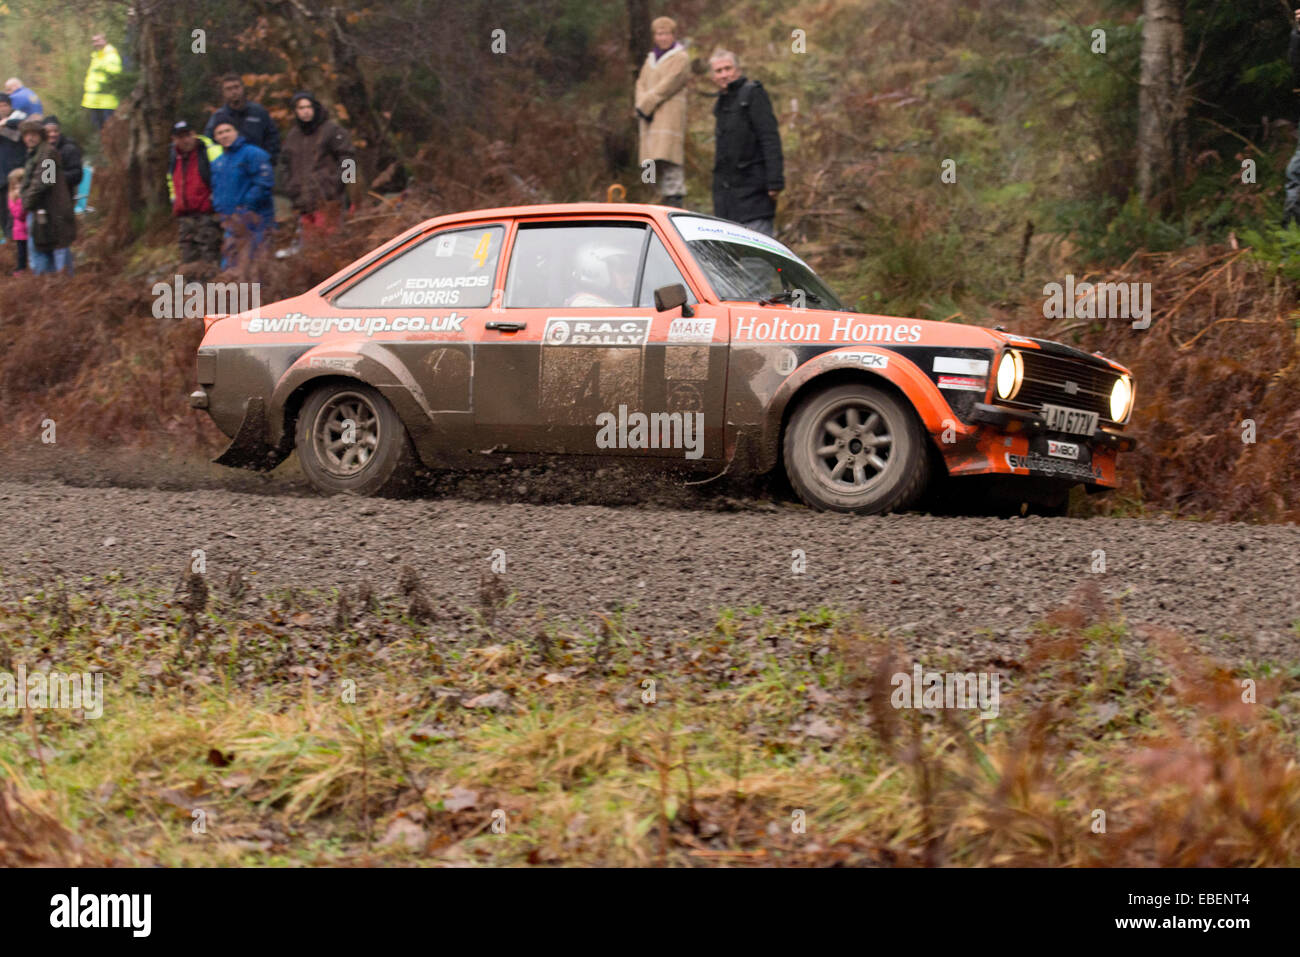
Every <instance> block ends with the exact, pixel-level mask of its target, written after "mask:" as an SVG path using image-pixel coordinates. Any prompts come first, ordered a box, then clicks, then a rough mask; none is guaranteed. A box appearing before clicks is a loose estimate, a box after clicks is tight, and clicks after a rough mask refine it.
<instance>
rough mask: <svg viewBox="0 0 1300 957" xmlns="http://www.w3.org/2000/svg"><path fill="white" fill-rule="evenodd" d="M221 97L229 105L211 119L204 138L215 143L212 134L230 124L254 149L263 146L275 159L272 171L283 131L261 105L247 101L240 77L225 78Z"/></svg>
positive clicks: (234, 74)
mask: <svg viewBox="0 0 1300 957" xmlns="http://www.w3.org/2000/svg"><path fill="white" fill-rule="evenodd" d="M221 95H222V96H223V97H224V98H225V100H226V105H225V106H223V107H221V109H219V110H217V111H216V112H215V113H213V114H212V115H211V116H210V117H208V125H207V126H205V127H204V128H203V135H204V136H206V137H208V139H212V131H213V130H215V129H216V128H217V124H218V123H229V124H231V125H232V126H234V128H235V129H237V130H238V131H239V135H240V136H242V137H243V138H244V139H246V140H248V142H250V143H252V144H253V145H254V146H260V147H261V148H262V149H264V150H266V152H267V153H268V154H269V155H270V157H271V167H272V168H273V169H274V168H275V161H276V159H277V158H278V157H279V155H280V130H279V129H278V128H277V127H276V125H275V122H274V121H273V120H272V119H271V114H270V113H268V112H266V107H264V106H262V104H260V103H254V102H253V101H252V100H246V99H245V98H244V81H243V80H241V79H240V78H239V74H237V73H227V74H226V75H225V76H223V77H222V78H221Z"/></svg>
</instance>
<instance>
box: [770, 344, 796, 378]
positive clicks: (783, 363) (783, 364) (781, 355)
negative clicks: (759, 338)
mask: <svg viewBox="0 0 1300 957" xmlns="http://www.w3.org/2000/svg"><path fill="white" fill-rule="evenodd" d="M772 365H773V366H775V368H776V371H777V372H778V373H780V374H781V375H789V374H790V373H791V372H793V371H794V370H795V369H797V368H799V357H798V356H796V355H795V354H794V350H793V349H778V350H777V351H776V352H774V353H772Z"/></svg>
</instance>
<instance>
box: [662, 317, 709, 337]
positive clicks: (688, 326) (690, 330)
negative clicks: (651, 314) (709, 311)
mask: <svg viewBox="0 0 1300 957" xmlns="http://www.w3.org/2000/svg"><path fill="white" fill-rule="evenodd" d="M716 322H717V320H716V319H674V320H673V321H672V322H671V323H669V325H668V341H669V342H712V341H713V327H714V324H715V323H716Z"/></svg>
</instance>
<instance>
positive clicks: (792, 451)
mask: <svg viewBox="0 0 1300 957" xmlns="http://www.w3.org/2000/svg"><path fill="white" fill-rule="evenodd" d="M205 321H206V333H205V336H204V339H203V342H202V344H201V346H200V348H199V350H198V361H197V369H198V384H199V388H198V390H197V391H196V392H195V393H194V394H193V396H192V397H191V403H192V404H193V405H194V406H195V407H196V408H202V409H206V410H207V412H208V413H209V414H210V415H211V416H212V418H213V420H214V421H215V422H216V424H217V425H218V426H219V427H220V428H221V430H222V431H223V432H225V434H226V435H228V436H230V437H231V440H232V441H231V444H230V447H229V448H228V449H227V450H226V451H225V452H224V453H223V454H222V455H221V456H220V457H219V458H218V459H217V461H218V462H221V463H222V464H226V465H231V466H238V467H245V468H256V469H266V468H272V467H274V466H275V465H277V464H278V463H279V462H280V461H282V460H283V459H284V458H285V457H286V456H288V455H289V454H290V453H291V452H292V451H294V449H295V448H296V449H297V451H298V453H299V457H300V460H301V461H302V465H303V468H304V471H305V472H306V473H307V475H308V476H309V478H310V479H311V480H312V481H313V482H314V483H315V484H316V485H317V486H318V487H319V488H321V489H322V490H324V491H328V492H355V493H359V494H373V493H379V492H387V491H390V490H393V489H395V488H399V487H401V486H402V485H403V484H404V483H405V482H406V480H407V478H408V476H409V475H410V473H411V470H412V469H413V468H414V467H416V466H418V465H421V464H422V465H423V466H425V467H427V468H430V469H463V468H482V467H493V466H500V465H502V464H504V463H507V462H509V463H510V464H516V465H517V464H522V463H526V462H528V461H530V460H533V459H534V458H538V457H550V456H556V455H568V456H585V457H588V458H589V459H590V460H592V461H605V460H609V459H617V460H621V461H623V462H624V463H629V462H630V460H639V461H640V462H642V463H645V464H648V465H653V466H656V467H663V466H666V465H671V464H677V465H679V466H686V467H690V468H695V469H701V470H706V471H711V472H714V473H716V472H720V471H723V470H724V469H725V470H728V471H729V472H730V473H732V474H739V473H764V472H767V471H770V470H772V469H775V468H777V467H778V466H781V465H784V467H785V469H786V471H787V472H788V473H789V476H790V479H791V482H792V484H793V486H794V487H795V489H796V491H797V492H798V493H799V495H800V496H801V497H802V498H803V499H804V500H805V501H806V502H808V503H809V504H810V505H812V506H814V507H817V508H824V509H835V510H841V511H854V512H878V511H885V510H889V509H894V508H901V507H905V506H906V505H908V504H910V503H911V502H912V501H914V500H915V499H916V498H917V496H919V495H920V493H921V491H922V489H923V488H924V487H925V486H926V485H927V483H928V482H929V481H930V480H931V479H932V478H934V477H935V476H936V474H938V475H939V476H940V477H943V478H953V479H960V478H965V477H974V476H986V477H1003V479H1004V480H1005V481H1006V482H1008V483H1010V484H1012V485H1013V486H1015V487H1017V488H1023V489H1024V491H1025V493H1026V494H1025V498H1026V499H1027V500H1028V499H1034V498H1039V499H1052V498H1055V499H1056V500H1058V501H1059V498H1060V496H1061V495H1062V494H1063V492H1064V491H1065V490H1066V489H1068V488H1069V487H1070V486H1073V485H1077V484H1082V485H1085V486H1087V487H1088V488H1089V489H1091V490H1100V489H1105V488H1109V487H1112V486H1114V485H1115V483H1116V474H1115V465H1116V456H1117V453H1118V452H1119V451H1121V450H1125V449H1127V448H1130V447H1131V440H1130V439H1127V438H1125V437H1124V436H1123V434H1122V433H1123V429H1124V426H1125V425H1126V423H1127V421H1128V418H1129V415H1130V412H1131V407H1132V393H1133V384H1132V377H1131V375H1130V373H1129V371H1128V370H1127V369H1125V368H1124V367H1123V366H1121V365H1119V364H1118V363H1116V362H1113V361H1111V360H1109V359H1106V358H1104V357H1102V356H1099V355H1095V354H1088V353H1085V352H1081V351H1079V350H1076V349H1073V348H1070V347H1068V346H1065V345H1061V344H1059V343H1054V342H1047V341H1043V340H1039V339H1031V338H1027V337H1023V336H1017V335H1012V334H1009V333H1004V332H1000V331H995V330H992V329H987V328H983V327H979V326H970V325H962V324H957V323H945V322H932V321H926V320H919V319H903V318H897V317H889V316H872V315H863V314H859V313H856V312H853V311H851V310H850V309H848V308H846V307H845V306H844V305H842V304H841V303H840V302H839V300H838V299H837V298H836V297H835V295H834V294H833V293H832V292H831V291H830V290H829V289H828V288H827V287H826V285H825V283H824V282H823V281H822V280H821V279H820V278H818V277H817V276H816V274H815V273H814V272H813V270H812V269H811V268H809V267H808V266H807V265H806V264H805V263H803V261H802V260H800V259H799V258H798V256H797V255H795V253H793V252H792V251H790V250H789V249H788V248H786V247H785V246H783V245H782V244H780V243H778V242H776V241H774V240H772V239H769V238H767V237H765V236H762V235H760V234H758V233H754V232H751V231H749V230H746V229H744V228H742V227H740V226H737V225H735V224H733V223H729V222H726V221H723V220H719V219H715V218H713V217H709V216H703V215H699V214H695V213H689V212H686V211H683V210H678V209H670V208H666V207H659V206H638V205H629V204H573V205H562V206H528V207H513V208H505V209H492V210H480V211H475V212H467V213H461V214H455V215H448V216H442V217H438V218H436V219H432V220H429V221H428V222H425V223H423V224H421V225H420V226H417V227H415V228H413V229H411V230H409V231H407V232H406V233H404V234H402V235H401V236H398V237H397V238H395V239H394V240H392V241H390V242H389V243H387V244H385V245H384V246H382V247H380V248H379V249H377V250H376V251H375V252H373V253H371V254H370V255H368V256H365V257H362V259H360V260H358V261H357V262H356V263H353V264H352V265H350V266H348V267H347V268H346V269H344V270H342V271H340V272H339V273H337V274H336V275H334V276H332V277H330V278H329V279H327V280H326V281H325V282H323V283H321V284H320V285H319V286H318V287H316V288H315V289H313V290H311V291H310V292H307V293H304V294H303V295H301V296H297V297H295V298H293V299H288V300H284V301H282V302H278V303H274V304H272V305H270V306H263V307H261V308H259V309H258V310H254V311H251V312H246V313H242V314H239V315H231V316H221V317H216V316H210V317H208V318H207V319H206V320H205Z"/></svg>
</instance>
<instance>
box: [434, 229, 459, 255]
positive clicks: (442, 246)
mask: <svg viewBox="0 0 1300 957" xmlns="http://www.w3.org/2000/svg"><path fill="white" fill-rule="evenodd" d="M455 253H456V234H455V233H450V234H448V235H446V236H439V237H438V245H436V246H434V247H433V254H434V255H435V256H453V255H455Z"/></svg>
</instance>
